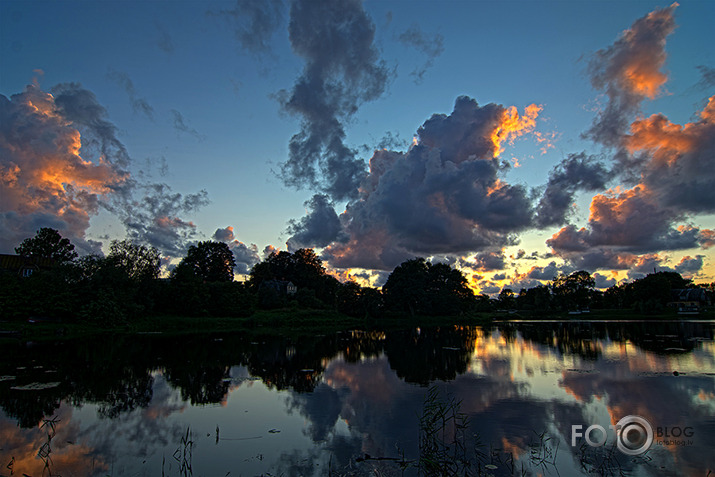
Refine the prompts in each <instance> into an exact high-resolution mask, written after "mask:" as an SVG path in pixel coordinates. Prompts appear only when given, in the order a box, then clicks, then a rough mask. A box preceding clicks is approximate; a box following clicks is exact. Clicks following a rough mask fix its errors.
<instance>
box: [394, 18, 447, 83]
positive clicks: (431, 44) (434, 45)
mask: <svg viewBox="0 0 715 477" xmlns="http://www.w3.org/2000/svg"><path fill="white" fill-rule="evenodd" d="M398 39H399V40H400V41H401V42H402V43H404V44H406V45H409V46H412V47H413V48H415V49H416V50H417V51H419V52H420V53H423V54H424V55H425V56H426V60H425V63H424V64H423V65H421V66H419V67H418V68H415V69H414V70H413V71H412V73H410V75H411V76H413V77H414V78H415V83H421V82H422V80H423V79H424V75H425V73H426V72H427V70H428V69H430V68H431V67H432V66H433V65H434V60H435V58H437V57H438V56H439V55H441V54H442V53H443V52H444V37H443V36H442V35H441V34H439V33H436V34H434V35H432V36H430V35H428V34H427V33H425V32H424V31H422V30H421V29H420V27H419V26H417V25H412V26H411V27H410V28H408V29H407V30H405V31H404V32H402V33H400V35H399V37H398Z"/></svg>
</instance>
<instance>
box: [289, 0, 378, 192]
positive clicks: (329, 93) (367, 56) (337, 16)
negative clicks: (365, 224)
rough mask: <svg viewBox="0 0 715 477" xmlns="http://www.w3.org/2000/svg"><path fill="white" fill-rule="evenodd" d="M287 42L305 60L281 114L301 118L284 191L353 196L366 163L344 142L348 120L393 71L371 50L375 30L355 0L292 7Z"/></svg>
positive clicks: (298, 3)
mask: <svg viewBox="0 0 715 477" xmlns="http://www.w3.org/2000/svg"><path fill="white" fill-rule="evenodd" d="M289 34H290V42H291V46H292V47H293V51H294V52H295V53H296V54H297V55H298V56H300V57H302V58H303V59H304V60H305V67H304V69H303V73H302V74H301V76H300V77H299V78H298V80H297V82H296V84H295V85H294V86H293V89H292V90H291V91H282V92H281V93H280V94H279V98H280V101H281V103H282V107H283V109H284V110H285V111H286V112H288V113H290V114H293V115H296V116H299V117H300V118H301V120H302V124H301V130H300V132H298V133H297V134H295V135H294V136H293V137H292V138H291V140H290V144H289V158H288V160H287V161H286V162H285V163H284V164H283V165H282V169H281V171H280V176H281V178H282V179H283V181H284V182H285V184H286V185H288V186H291V187H296V188H302V187H309V188H312V189H318V190H320V191H321V192H323V193H326V194H327V195H329V196H330V197H331V198H332V199H335V200H341V199H346V198H355V197H356V196H357V191H358V186H359V184H360V181H361V180H362V178H363V177H364V175H365V164H364V162H363V161H362V160H361V159H360V158H358V157H357V156H356V151H354V150H353V149H351V148H349V147H348V146H347V145H346V144H345V128H344V122H345V121H346V120H347V119H349V118H350V117H351V116H352V115H353V114H354V113H355V112H356V111H357V110H358V108H359V106H360V105H361V104H362V103H364V102H366V101H372V100H374V99H377V98H378V97H379V96H380V95H382V93H383V92H384V91H385V88H386V86H387V82H388V80H389V78H390V72H389V71H388V69H387V67H386V66H385V63H384V61H382V60H381V59H380V55H379V52H378V50H377V48H376V47H375V45H374V36H375V26H374V24H373V23H372V20H371V19H370V18H369V17H368V15H367V14H366V12H365V11H364V10H363V6H362V3H361V2H359V1H357V0H339V1H331V2H316V1H310V0H307V1H294V2H293V3H292V4H291V9H290V24H289Z"/></svg>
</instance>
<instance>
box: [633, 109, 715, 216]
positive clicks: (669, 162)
mask: <svg viewBox="0 0 715 477" xmlns="http://www.w3.org/2000/svg"><path fill="white" fill-rule="evenodd" d="M699 116H700V118H699V119H698V120H697V121H694V122H691V123H687V124H685V125H684V126H681V125H678V124H673V123H671V122H670V121H669V120H668V118H666V117H665V116H664V115H662V114H654V115H652V116H650V117H648V118H644V119H637V120H635V121H634V122H633V123H632V124H631V127H630V134H628V135H627V136H626V138H625V147H626V149H627V151H628V152H629V153H630V154H631V155H632V156H633V157H635V158H636V161H635V162H636V163H638V164H640V165H641V167H642V169H641V181H642V182H643V183H644V184H646V185H647V186H648V187H649V188H650V189H651V190H653V191H654V193H655V194H657V199H658V202H659V203H660V204H662V205H663V206H664V207H671V208H673V209H674V210H675V211H677V212H685V213H687V212H692V213H713V212H715V187H714V185H715V170H713V167H710V165H711V163H712V157H714V156H715V96H712V97H710V98H709V100H708V103H707V105H706V106H705V108H704V109H703V110H702V111H701V112H700V114H699Z"/></svg>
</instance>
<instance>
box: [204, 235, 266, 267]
mask: <svg viewBox="0 0 715 477" xmlns="http://www.w3.org/2000/svg"><path fill="white" fill-rule="evenodd" d="M213 239H214V240H216V241H218V242H224V243H227V244H228V248H230V249H231V251H232V252H233V257H234V259H235V260H236V267H235V270H236V271H237V272H238V273H240V274H243V275H246V274H248V273H249V272H250V271H251V268H253V266H254V265H255V264H257V263H258V262H260V261H261V257H260V255H259V254H258V247H257V246H256V244H251V245H246V244H245V243H243V242H241V241H240V240H238V239H237V238H236V236H235V235H234V234H233V227H231V226H230V225H229V226H228V227H226V228H225V229H222V228H218V229H216V232H214V235H213Z"/></svg>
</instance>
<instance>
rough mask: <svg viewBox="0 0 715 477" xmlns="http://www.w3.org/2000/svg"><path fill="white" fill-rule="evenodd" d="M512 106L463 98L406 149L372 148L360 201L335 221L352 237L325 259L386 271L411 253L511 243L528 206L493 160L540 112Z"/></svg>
mask: <svg viewBox="0 0 715 477" xmlns="http://www.w3.org/2000/svg"><path fill="white" fill-rule="evenodd" d="M532 106H533V105H532ZM515 109H516V108H505V107H503V106H501V105H497V104H487V105H485V106H479V105H478V104H477V102H476V101H475V100H473V99H471V98H468V97H466V96H463V97H460V98H458V99H457V100H456V102H455V106H454V110H453V112H452V113H451V114H450V115H445V114H435V115H433V116H432V117H431V118H429V119H428V120H427V121H425V123H424V124H423V125H422V126H421V127H420V128H419V130H418V136H419V141H418V142H417V144H415V145H413V146H412V147H411V148H410V149H409V150H408V151H407V152H397V151H388V150H379V151H375V153H374V155H373V157H372V158H371V159H370V171H369V173H368V175H367V176H366V177H365V178H364V180H363V182H362V184H361V187H360V193H361V196H360V198H359V199H358V200H355V201H352V202H350V203H349V204H348V205H347V208H346V211H345V212H344V213H343V214H341V216H340V218H341V221H342V223H344V224H345V232H346V233H347V234H348V236H349V237H350V240H348V241H347V242H344V243H333V244H331V245H330V246H328V247H327V248H326V250H325V252H324V257H325V258H326V259H328V260H329V261H330V263H331V264H332V265H333V266H337V267H365V268H375V269H381V270H388V269H392V268H394V266H395V265H397V264H399V263H400V262H401V261H403V260H405V259H406V258H411V257H414V256H415V255H422V256H427V255H440V254H442V255H443V254H456V255H461V254H464V253H469V252H473V251H480V250H485V249H494V248H502V247H504V246H506V245H513V244H514V243H515V237H514V234H515V233H516V232H519V231H522V230H525V229H526V228H528V227H529V226H530V225H531V222H532V218H533V208H532V205H531V201H530V198H529V193H528V191H527V189H526V188H525V187H523V186H520V185H510V184H508V183H506V182H504V181H503V180H501V179H500V177H499V176H500V173H501V171H502V167H503V165H502V163H501V162H500V161H499V159H498V155H499V153H500V151H501V148H502V143H503V142H504V141H510V140H512V139H513V137H515V135H518V134H521V133H522V131H524V130H530V128H532V125H531V122H532V121H533V119H535V118H534V117H533V115H534V114H538V113H535V112H534V111H535V110H534V108H532V107H527V108H526V113H525V116H520V115H518V113H516V112H515ZM525 117H526V118H529V119H528V120H525V119H524V118H525Z"/></svg>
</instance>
